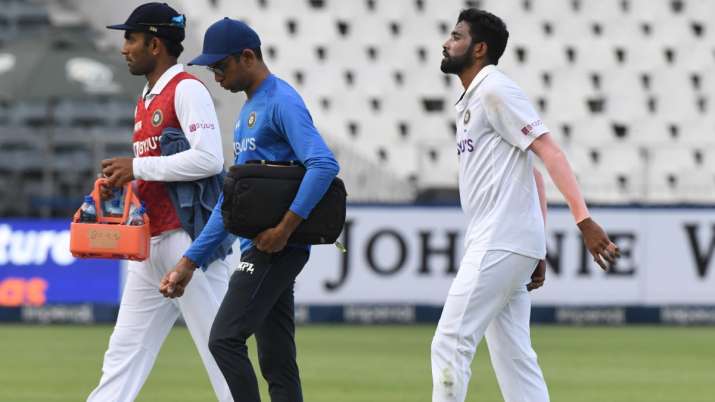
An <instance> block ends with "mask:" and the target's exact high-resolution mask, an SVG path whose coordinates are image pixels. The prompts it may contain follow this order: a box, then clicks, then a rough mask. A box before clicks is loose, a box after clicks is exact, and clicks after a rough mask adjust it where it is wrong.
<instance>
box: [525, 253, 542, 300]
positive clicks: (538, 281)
mask: <svg viewBox="0 0 715 402" xmlns="http://www.w3.org/2000/svg"><path fill="white" fill-rule="evenodd" d="M545 280H546V261H544V260H540V261H539V263H538V264H536V269H534V273H532V274H531V282H529V284H528V285H526V290H528V291H529V292H531V291H532V290H534V289H538V288H540V287H542V286H544V281H545Z"/></svg>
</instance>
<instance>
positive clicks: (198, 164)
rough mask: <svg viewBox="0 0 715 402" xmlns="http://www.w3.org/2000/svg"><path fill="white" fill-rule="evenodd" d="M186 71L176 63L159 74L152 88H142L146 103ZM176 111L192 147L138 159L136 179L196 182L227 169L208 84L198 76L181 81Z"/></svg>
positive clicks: (176, 92) (135, 167) (175, 104)
mask: <svg viewBox="0 0 715 402" xmlns="http://www.w3.org/2000/svg"><path fill="white" fill-rule="evenodd" d="M182 71H184V66H183V65H181V64H175V65H173V66H171V67H170V68H169V69H168V70H166V71H165V72H164V74H162V75H161V77H159V79H158V80H157V81H156V83H155V84H154V86H153V87H152V88H149V86H148V84H147V85H145V86H144V90H143V91H142V96H143V97H144V105H145V106H146V107H149V105H150V104H151V101H152V100H153V99H154V98H155V97H156V96H157V95H158V94H160V93H161V91H162V90H163V89H164V87H165V86H166V85H167V84H168V83H169V81H171V79H172V78H174V77H175V76H176V75H177V74H179V73H181V72H182ZM174 110H175V111H176V117H177V118H178V120H179V124H180V125H181V130H182V131H183V132H184V135H185V136H186V139H187V140H188V141H189V144H190V145H191V149H188V150H186V151H184V152H179V153H177V154H174V155H169V156H150V157H143V158H134V161H133V170H134V177H135V178H137V179H142V180H146V181H194V180H200V179H203V178H206V177H209V176H213V175H215V174H218V173H220V172H221V170H222V169H223V147H222V144H221V129H220V127H219V125H218V117H217V116H216V110H215V109H214V103H213V100H212V99H211V95H210V94H209V91H208V89H206V87H205V86H204V84H202V83H201V82H200V81H198V80H195V79H190V80H182V81H181V82H179V84H178V85H177V86H176V90H175V92H174ZM134 113H135V114H136V111H135V112H134ZM136 129H137V127H135V130H136Z"/></svg>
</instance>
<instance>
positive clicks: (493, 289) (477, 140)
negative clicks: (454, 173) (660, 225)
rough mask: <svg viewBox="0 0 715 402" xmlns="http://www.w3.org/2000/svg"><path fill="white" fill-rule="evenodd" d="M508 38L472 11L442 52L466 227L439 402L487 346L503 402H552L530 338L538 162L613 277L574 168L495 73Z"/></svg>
mask: <svg viewBox="0 0 715 402" xmlns="http://www.w3.org/2000/svg"><path fill="white" fill-rule="evenodd" d="M507 38H508V32H507V30H506V26H505V25H504V23H503V22H502V21H501V20H500V19H499V18H498V17H496V16H494V15H493V14H490V13H488V12H486V11H481V10H476V9H468V10H464V11H462V13H461V14H460V15H459V19H458V22H457V25H456V26H455V28H454V31H453V32H452V34H451V35H450V38H449V39H448V40H447V41H446V42H445V43H444V45H443V49H444V51H443V54H444V59H443V61H442V71H443V72H445V73H452V74H457V75H458V76H459V78H460V79H461V80H462V84H463V85H464V88H465V92H464V94H463V95H462V97H461V98H460V100H459V101H458V102H457V105H456V109H457V133H456V140H457V154H458V157H459V194H460V202H461V205H462V209H463V210H464V213H465V214H466V216H467V222H468V227H467V231H466V236H465V252H464V257H463V259H462V261H461V264H460V267H459V271H458V272H457V276H456V278H455V279H454V282H453V283H452V286H451V287H450V289H449V293H448V295H447V300H446V301H445V305H444V309H443V311H442V316H441V317H440V321H439V324H438V326H437V330H436V332H435V335H434V339H433V341H432V378H433V393H432V400H433V401H434V402H443V401H444V402H447V401H464V400H465V398H466V394H467V388H468V383H469V378H470V376H471V370H470V366H471V363H472V360H473V358H474V353H475V351H476V348H477V346H478V345H479V343H480V342H481V339H482V337H485V338H486V340H487V343H489V353H490V356H491V361H492V365H493V367H494V371H495V373H496V376H497V380H498V383H499V387H500V389H501V392H502V396H503V397H504V400H505V401H507V402H547V401H549V394H548V390H547V387H546V382H545V381H544V376H543V374H542V372H541V369H540V368H539V364H538V362H537V358H536V353H535V352H534V350H533V348H532V346H531V340H530V335H529V316H530V311H531V301H530V299H529V295H528V290H531V289H535V288H538V287H540V286H541V284H542V283H543V281H544V276H545V264H544V262H543V259H544V258H545V255H546V242H545V233H544V232H545V231H544V225H545V213H546V207H545V200H544V197H543V192H542V191H541V192H540V191H539V190H540V189H542V188H543V184H542V183H540V180H541V177H540V175H538V172H536V171H535V169H534V167H533V158H534V154H536V155H537V156H538V157H540V158H541V159H542V160H543V162H544V165H545V166H546V168H547V170H548V172H549V175H550V176H551V178H552V179H553V181H554V183H555V184H556V186H557V187H558V188H559V190H560V191H561V193H562V194H563V195H564V197H565V198H566V201H567V202H568V204H569V207H570V208H571V211H572V213H573V215H574V218H575V220H576V222H577V224H578V226H579V228H580V229H581V231H582V234H583V236H584V241H585V243H586V245H587V247H588V248H589V250H590V251H591V253H592V255H593V256H594V259H595V260H596V261H597V262H598V263H599V264H600V265H601V266H602V267H603V268H604V269H607V265H606V262H608V263H613V262H614V260H615V258H617V257H618V255H619V252H618V248H617V247H616V245H615V244H613V243H611V242H610V240H609V239H608V236H607V235H606V234H605V232H603V230H602V229H601V228H600V226H598V225H597V224H596V223H595V222H594V221H593V220H592V219H590V217H589V214H588V209H587V207H586V204H585V202H584V200H583V197H582V196H581V194H580V191H579V189H578V185H577V184H576V180H575V177H574V175H573V172H572V171H571V168H570V167H569V165H568V162H567V161H566V159H565V157H564V156H563V153H562V152H561V151H560V149H559V147H558V145H556V144H555V143H554V142H553V140H552V139H551V136H550V135H549V130H548V128H547V127H546V125H545V124H544V123H543V122H542V121H541V119H540V117H539V115H538V113H537V112H536V110H535V109H534V107H533V106H532V105H531V103H530V101H529V99H528V98H527V96H526V95H525V94H524V92H523V91H522V90H521V89H520V88H519V87H518V86H517V85H516V84H515V83H514V82H513V81H512V80H511V79H509V78H508V77H507V76H506V75H504V74H503V73H502V72H501V71H499V70H498V69H497V67H496V66H495V64H496V63H497V62H498V60H499V57H500V56H501V55H502V53H503V52H504V49H505V47H506V42H507ZM604 259H605V261H604Z"/></svg>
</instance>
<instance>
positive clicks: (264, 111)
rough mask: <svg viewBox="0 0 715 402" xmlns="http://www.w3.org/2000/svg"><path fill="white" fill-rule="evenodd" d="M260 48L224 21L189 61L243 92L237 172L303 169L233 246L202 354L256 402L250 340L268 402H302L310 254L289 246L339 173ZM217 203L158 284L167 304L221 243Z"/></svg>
mask: <svg viewBox="0 0 715 402" xmlns="http://www.w3.org/2000/svg"><path fill="white" fill-rule="evenodd" d="M260 45H261V42H260V39H259V37H258V35H257V34H256V32H255V31H253V30H252V29H251V28H250V27H248V26H247V25H246V24H244V23H243V22H240V21H236V20H231V19H229V18H224V19H222V20H220V21H218V22H216V23H214V24H213V25H211V26H210V27H209V29H208V30H207V31H206V35H205V36H204V45H203V53H202V54H201V55H200V56H198V57H197V58H195V59H194V60H192V61H191V62H190V63H189V64H197V65H205V66H208V68H209V69H210V70H211V71H213V73H214V77H215V79H216V82H218V83H219V85H221V87H223V88H224V89H227V90H229V91H231V92H239V91H243V92H245V93H246V95H247V97H248V100H247V101H246V103H245V104H244V106H243V108H242V109H241V113H240V115H239V118H238V122H237V123H236V128H235V132H234V150H235V154H236V159H235V163H236V164H242V163H246V162H247V161H250V160H266V161H281V162H285V161H296V162H300V163H301V164H302V165H304V166H305V168H306V173H305V176H304V178H303V181H302V183H301V185H300V187H299V189H298V193H297V194H296V197H295V199H294V201H293V203H292V205H291V206H290V208H289V210H288V211H286V212H285V215H284V216H283V219H282V220H281V222H280V223H279V224H278V225H277V226H276V227H273V228H270V229H267V230H265V231H263V232H262V233H260V234H258V236H256V238H254V239H245V238H241V239H240V241H241V263H240V265H239V267H238V268H237V269H236V271H235V272H234V274H233V276H232V277H231V280H230V282H229V287H228V292H227V293H226V297H225V298H224V300H223V303H222V304H221V307H220V308H219V311H218V313H217V315H216V319H215V320H214V323H213V327H212V328H211V335H210V337H209V349H210V350H211V353H212V354H213V356H214V358H215V359H216V362H217V363H218V366H219V368H220V369H221V371H222V372H223V375H224V376H225V377H226V381H227V382H228V385H229V388H230V389H231V393H232V395H233V398H234V399H236V400H237V401H241V402H254V401H255V402H258V401H260V395H259V392H258V383H257V380H256V375H255V373H254V372H253V368H252V366H251V362H250V361H249V359H248V352H247V348H246V340H247V339H248V338H249V337H250V336H251V335H253V334H255V335H256V341H257V345H258V359H259V363H260V367H261V373H262V374H263V377H264V378H266V380H267V381H268V385H269V392H270V395H271V401H273V402H279V401H280V402H300V401H302V400H303V396H302V391H301V386H300V376H299V374H298V365H297V363H296V348H295V339H294V333H295V323H294V300H293V285H294V283H295V278H296V276H297V275H298V274H299V273H300V271H301V270H302V269H303V266H304V265H305V263H306V262H307V261H308V256H309V252H310V249H309V247H308V246H302V245H293V244H287V242H288V238H289V237H290V236H291V234H292V233H293V231H294V230H295V229H296V228H297V227H298V225H299V224H300V223H301V222H302V221H303V220H304V219H306V218H308V216H309V215H310V212H311V210H312V209H313V207H315V205H316V204H317V203H318V201H320V199H321V198H322V197H323V195H324V194H325V192H326V190H327V189H328V187H329V186H330V183H331V182H332V181H333V178H334V177H335V176H336V175H337V173H338V169H339V168H338V163H337V162H336V161H335V157H334V156H333V154H332V152H331V151H330V149H328V147H327V146H326V145H325V142H324V141H323V139H322V137H321V136H320V134H319V133H318V132H317V130H316V129H315V126H314V125H313V121H312V118H311V117H310V113H309V112H308V110H307V108H306V107H305V104H304V103H303V100H302V99H301V97H300V95H299V94H298V93H297V92H296V91H295V90H294V89H293V88H292V87H291V86H290V85H288V84H287V83H286V82H285V81H283V80H281V79H279V78H278V77H276V76H274V75H272V74H271V73H270V71H269V70H268V68H267V67H266V65H265V63H264V62H263V59H262V55H261V49H260ZM222 202H223V195H221V197H220V198H219V201H218V203H217V204H216V207H215V208H214V210H213V213H212V215H211V217H210V218H209V221H208V223H207V225H206V227H205V228H204V230H203V231H202V232H201V234H200V235H199V236H198V237H197V238H196V240H195V241H194V243H193V244H192V246H191V248H189V250H188V251H187V252H186V253H185V254H184V256H183V257H182V258H181V260H180V261H179V263H178V264H177V265H176V267H175V268H174V270H173V271H171V272H169V273H167V275H166V276H165V277H164V279H163V280H162V285H161V292H162V293H163V294H164V295H165V296H167V297H179V296H181V295H182V294H183V292H184V289H185V288H186V285H187V284H188V283H189V280H191V276H192V274H193V271H194V270H195V269H196V267H198V266H201V265H203V264H204V263H205V261H206V260H207V259H208V258H209V257H210V256H211V254H212V253H213V251H214V250H215V249H216V247H217V246H218V245H219V244H220V243H221V241H222V240H223V239H225V238H226V236H227V235H228V233H227V232H226V230H225V229H224V225H223V219H222V217H221V204H222ZM247 212H248V213H261V211H247Z"/></svg>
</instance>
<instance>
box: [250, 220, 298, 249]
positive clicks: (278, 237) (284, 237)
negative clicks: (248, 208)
mask: <svg viewBox="0 0 715 402" xmlns="http://www.w3.org/2000/svg"><path fill="white" fill-rule="evenodd" d="M290 235H291V233H289V232H287V231H286V230H284V229H282V228H281V226H280V225H278V226H276V227H274V228H270V229H266V230H264V231H262V232H261V233H259V234H258V236H256V238H255V239H253V243H254V244H255V245H256V248H257V249H258V250H260V251H263V252H264V253H277V252H279V251H281V250H283V248H284V247H285V246H286V244H287V243H288V238H289V237H290Z"/></svg>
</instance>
